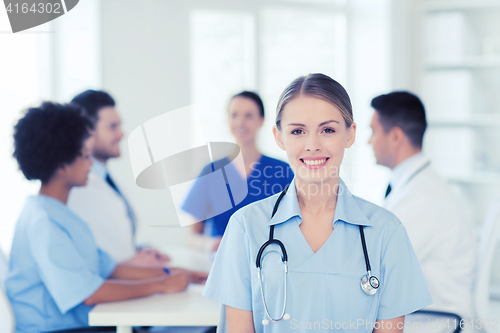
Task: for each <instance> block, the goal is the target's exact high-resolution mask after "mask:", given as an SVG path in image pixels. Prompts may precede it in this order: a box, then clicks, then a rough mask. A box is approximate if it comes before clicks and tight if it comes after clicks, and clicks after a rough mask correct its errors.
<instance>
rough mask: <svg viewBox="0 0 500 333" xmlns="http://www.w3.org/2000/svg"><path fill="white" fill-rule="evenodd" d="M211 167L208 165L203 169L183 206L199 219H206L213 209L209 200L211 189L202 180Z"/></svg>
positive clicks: (187, 211)
mask: <svg viewBox="0 0 500 333" xmlns="http://www.w3.org/2000/svg"><path fill="white" fill-rule="evenodd" d="M209 167H210V166H206V167H205V168H204V169H203V170H202V171H201V173H200V175H199V176H198V178H197V179H196V181H195V182H194V185H193V187H192V188H191V190H190V191H189V193H188V195H187V197H186V200H184V203H183V204H182V207H181V209H182V210H183V211H185V212H186V213H189V214H190V215H192V216H194V217H195V218H196V219H197V220H198V221H203V220H205V219H206V217H207V216H208V215H209V212H210V209H211V208H210V201H209V200H208V198H209V197H210V195H209V193H208V192H209V190H210V189H209V188H208V186H206V183H204V182H202V181H201V180H200V177H201V176H203V175H206V174H207V173H209V172H210V171H211V170H209V169H208V168H209Z"/></svg>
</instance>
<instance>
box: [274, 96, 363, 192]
mask: <svg viewBox="0 0 500 333" xmlns="http://www.w3.org/2000/svg"><path fill="white" fill-rule="evenodd" d="M273 133H274V136H275V138H276V142H277V143H278V146H280V148H281V149H283V150H285V151H286V154H287V156H288V161H289V163H290V166H291V167H292V169H293V171H294V173H295V177H296V178H297V181H299V182H302V181H304V182H307V183H318V182H327V181H328V180H330V179H333V178H337V177H338V175H339V168H340V164H341V163H342V158H343V157H344V149H345V148H349V147H350V146H352V144H353V143H354V139H355V135H356V124H355V123H352V125H351V127H349V128H347V127H346V123H345V120H344V118H343V117H342V114H341V113H340V111H339V109H338V108H337V107H336V106H335V105H333V104H331V103H328V102H326V101H324V100H322V99H319V98H316V97H310V96H300V97H297V98H295V99H293V100H292V101H290V102H288V104H287V105H286V106H285V108H284V109H283V112H282V117H281V131H280V130H278V128H277V127H276V126H274V128H273ZM299 179H300V180H299Z"/></svg>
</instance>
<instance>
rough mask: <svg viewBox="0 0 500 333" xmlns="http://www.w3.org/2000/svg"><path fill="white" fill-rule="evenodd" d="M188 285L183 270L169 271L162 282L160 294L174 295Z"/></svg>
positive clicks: (186, 276) (187, 278) (187, 279)
mask: <svg viewBox="0 0 500 333" xmlns="http://www.w3.org/2000/svg"><path fill="white" fill-rule="evenodd" d="M188 284H189V277H188V274H186V272H185V271H184V270H179V269H171V270H170V274H168V275H167V276H166V277H165V279H163V280H162V289H161V291H160V292H161V293H164V294H167V293H176V292H179V291H183V290H184V289H186V288H187V286H188Z"/></svg>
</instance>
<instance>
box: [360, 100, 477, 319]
mask: <svg viewBox="0 0 500 333" xmlns="http://www.w3.org/2000/svg"><path fill="white" fill-rule="evenodd" d="M371 106H372V107H373V108H374V109H375V113H374V114H373V118H372V120H371V123H370V127H371V128H372V136H371V138H370V141H369V143H370V144H371V145H372V146H373V150H374V152H375V158H376V160H377V164H380V165H383V166H386V167H388V168H390V169H391V170H392V171H393V172H392V175H391V180H390V183H389V186H388V187H387V191H386V199H385V203H384V206H385V208H387V209H388V210H390V211H392V212H393V213H394V214H396V216H398V217H399V219H400V220H401V222H402V223H403V224H404V226H405V228H406V230H407V233H408V236H409V237H410V240H411V242H412V245H413V248H414V250H415V253H416V255H417V258H418V260H419V262H420V266H421V268H422V271H423V273H424V276H425V278H426V281H427V285H428V287H429V290H430V292H431V295H432V298H433V300H434V304H433V305H431V306H429V307H428V309H430V310H439V311H446V312H453V313H457V314H459V315H460V316H462V317H463V318H471V317H472V316H473V307H472V304H473V296H472V288H473V282H474V275H475V268H476V255H477V245H476V235H475V232H474V229H473V226H472V224H471V222H470V221H469V220H468V219H467V218H466V214H465V212H464V211H463V210H462V208H461V206H460V204H459V203H458V200H457V198H456V197H455V195H454V193H453V192H452V190H451V188H450V187H449V185H448V184H447V183H446V181H445V180H444V179H442V178H441V177H440V176H439V175H438V174H437V173H436V172H435V171H434V170H433V168H432V165H431V163H430V161H429V160H428V159H427V158H426V157H425V156H424V155H423V153H422V141H423V136H424V132H425V129H426V127H427V122H426V118H425V110H424V106H423V104H422V102H421V101H420V99H419V98H418V97H417V96H415V95H413V94H411V93H408V92H403V91H399V92H392V93H389V94H386V95H381V96H378V97H376V98H374V99H373V100H372V103H371Z"/></svg>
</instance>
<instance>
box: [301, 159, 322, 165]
mask: <svg viewBox="0 0 500 333" xmlns="http://www.w3.org/2000/svg"><path fill="white" fill-rule="evenodd" d="M302 161H303V162H304V163H305V164H307V165H319V164H323V163H325V161H326V158H324V159H322V160H302Z"/></svg>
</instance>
